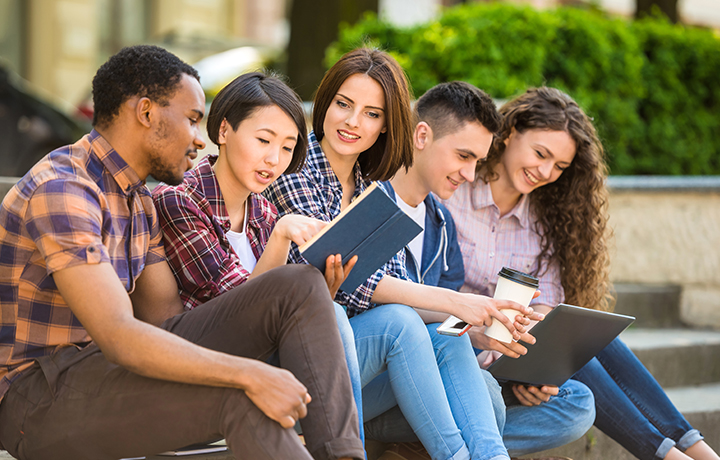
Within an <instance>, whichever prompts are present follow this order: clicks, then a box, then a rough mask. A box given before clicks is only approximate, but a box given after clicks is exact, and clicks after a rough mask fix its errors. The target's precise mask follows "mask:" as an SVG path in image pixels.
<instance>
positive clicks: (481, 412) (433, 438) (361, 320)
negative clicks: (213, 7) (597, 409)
mask: <svg viewBox="0 0 720 460" xmlns="http://www.w3.org/2000/svg"><path fill="white" fill-rule="evenodd" d="M313 126H314V128H315V129H314V131H312V132H311V133H310V135H309V138H308V141H309V142H308V144H309V145H308V157H307V161H306V164H305V166H304V167H303V169H302V170H301V171H300V172H299V173H294V174H287V175H283V176H281V177H280V178H279V179H278V180H277V181H276V182H274V183H273V184H272V185H270V186H269V187H268V188H267V189H266V191H265V196H266V197H267V198H268V199H270V201H271V202H273V203H274V204H275V205H276V206H277V208H278V212H279V213H280V215H284V214H288V213H295V214H303V215H306V216H310V217H314V218H316V219H320V220H324V221H327V222H329V221H330V220H332V219H333V218H334V217H336V216H337V215H338V214H340V212H341V211H342V210H343V209H344V208H346V207H347V206H348V205H349V204H350V202H351V201H352V199H353V198H354V197H356V196H358V195H359V194H360V193H362V192H363V191H364V190H365V189H366V188H367V187H368V186H369V185H370V184H371V182H372V181H375V180H379V181H384V180H388V179H390V178H391V177H392V176H393V175H394V174H395V172H396V171H397V170H399V169H400V168H401V167H409V166H410V165H411V164H412V155H413V148H412V133H413V128H414V126H413V123H412V112H411V109H410V92H409V89H408V85H407V80H406V78H405V75H404V73H403V71H402V69H401V68H400V66H399V65H398V63H397V62H396V61H395V60H394V59H393V58H392V57H390V56H389V55H388V54H387V53H385V52H382V51H379V50H374V49H368V48H360V49H356V50H354V51H351V52H349V53H347V54H346V55H344V56H343V57H342V58H341V59H340V60H339V61H338V62H337V63H336V64H335V65H334V66H333V67H332V68H331V69H330V70H328V72H327V73H326V74H325V77H324V78H323V80H322V82H321V83H320V86H319V88H318V90H317V93H316V95H315V100H314V110H313ZM290 259H291V260H292V261H293V262H296V263H305V261H304V259H303V258H302V256H301V255H300V253H299V251H298V249H297V246H296V245H293V248H292V250H291V253H290ZM335 300H336V301H337V302H339V303H340V304H342V305H343V306H345V307H346V308H347V310H348V316H349V317H350V326H351V327H352V329H353V332H354V334H355V344H356V347H357V354H358V361H359V364H360V375H361V381H362V384H363V387H364V388H363V412H364V417H365V420H370V419H372V418H374V417H376V416H378V415H380V414H382V413H383V412H385V411H387V410H388V409H390V408H392V407H394V406H395V405H396V404H397V405H399V406H400V409H401V410H402V411H403V414H404V415H405V417H406V419H407V420H408V422H409V423H410V425H411V426H412V428H413V430H414V431H415V433H416V434H417V436H418V438H419V439H420V440H421V441H422V443H423V445H424V446H425V448H426V449H427V450H428V452H429V453H430V455H431V456H432V458H433V459H470V458H472V459H476V460H499V459H508V458H509V457H508V454H507V450H506V449H505V447H504V445H503V442H502V437H501V435H500V433H499V432H498V429H497V425H496V424H495V418H494V415H493V409H492V403H491V401H490V396H489V394H488V392H487V388H486V387H484V386H481V385H478V384H477V382H483V378H482V376H481V375H480V369H479V367H478V365H477V361H476V360H475V356H474V354H473V352H472V348H471V346H470V343H469V340H468V338H467V337H459V338H458V337H444V336H439V335H438V334H436V333H434V330H433V331H431V332H429V331H428V328H427V327H426V325H425V324H424V322H423V320H422V319H421V318H420V316H419V315H418V314H417V312H416V311H415V310H414V309H413V308H411V307H410V306H408V305H411V306H412V307H417V308H423V309H429V310H436V311H442V312H445V313H449V314H454V315H456V316H458V317H460V318H462V319H464V320H465V321H467V322H469V323H471V324H477V325H480V324H484V323H485V322H486V321H487V322H488V323H489V322H490V321H491V316H490V315H491V311H492V310H493V309H494V308H495V305H493V304H492V302H487V301H486V300H487V299H486V298H484V297H481V296H473V298H470V296H467V295H464V294H460V293H457V292H455V291H450V290H447V289H442V288H437V287H430V286H424V285H420V284H416V283H413V282H411V281H409V280H408V275H407V271H406V268H405V253H404V251H401V252H400V253H398V254H397V255H396V256H395V257H393V258H392V259H391V260H390V261H389V262H388V263H387V264H385V265H384V266H383V267H381V268H380V269H379V270H378V271H377V272H376V273H375V274H374V275H373V276H371V277H370V278H369V279H368V280H367V281H366V282H365V283H364V284H362V285H361V286H360V287H358V288H357V289H356V290H355V291H354V292H343V291H342V290H341V291H338V293H337V295H336V297H335ZM511 308H512V307H511ZM515 308H520V306H516V307H515ZM523 313H524V314H529V313H530V312H529V311H525V310H523ZM508 326H509V328H512V330H514V327H513V325H512V324H510V323H509V322H508ZM433 329H434V328H433ZM514 333H515V334H516V335H518V332H517V331H514ZM518 336H519V335H518ZM436 354H437V358H436ZM385 372H387V374H385ZM381 374H382V375H381ZM376 378H377V379H376ZM448 395H451V397H450V398H448Z"/></svg>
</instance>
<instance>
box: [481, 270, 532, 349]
mask: <svg viewBox="0 0 720 460" xmlns="http://www.w3.org/2000/svg"><path fill="white" fill-rule="evenodd" d="M498 275H500V277H499V278H498V282H497V287H496V288H495V295H494V296H493V298H495V299H501V300H513V301H515V302H517V303H519V304H520V305H524V306H526V307H527V306H528V305H530V301H531V300H532V298H533V295H534V294H535V291H536V290H537V288H538V285H539V283H538V279H537V278H535V277H534V276H532V275H528V274H527V273H523V272H520V271H517V270H514V269H512V268H508V267H503V268H502V270H500V273H498ZM500 313H502V314H504V315H505V316H507V317H508V318H510V321H511V322H515V317H516V316H517V315H519V314H520V312H519V311H517V310H513V309H509V308H508V309H503V310H500ZM485 335H487V336H488V337H492V338H493V339H495V340H498V341H500V342H504V343H510V342H512V339H513V338H512V334H511V333H510V331H508V329H507V328H506V327H505V325H504V324H503V323H501V322H500V321H498V320H497V319H496V318H493V322H492V325H491V326H490V327H488V328H486V329H485Z"/></svg>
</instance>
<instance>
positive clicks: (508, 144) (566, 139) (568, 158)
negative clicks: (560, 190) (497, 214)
mask: <svg viewBox="0 0 720 460" xmlns="http://www.w3.org/2000/svg"><path fill="white" fill-rule="evenodd" d="M574 158H575V142H574V141H573V139H572V137H570V135H569V134H568V133H567V132H565V131H546V130H538V129H531V130H528V131H525V132H523V133H519V132H518V131H516V130H515V129H514V128H513V130H512V132H511V134H510V136H509V137H508V138H507V139H506V140H505V152H504V153H503V155H502V159H501V160H500V164H499V166H500V168H498V174H499V176H500V177H499V180H500V181H502V182H504V183H505V185H506V186H509V187H511V188H512V189H514V190H515V191H516V192H517V193H519V194H523V195H525V194H528V193H530V192H532V191H533V190H535V189H536V188H538V187H542V186H543V185H547V184H551V183H553V182H555V181H556V180H558V178H559V177H560V175H561V174H562V172H563V171H564V170H565V169H566V168H567V167H568V166H570V163H572V161H573V159H574Z"/></svg>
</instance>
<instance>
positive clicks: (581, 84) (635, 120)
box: [326, 3, 720, 175]
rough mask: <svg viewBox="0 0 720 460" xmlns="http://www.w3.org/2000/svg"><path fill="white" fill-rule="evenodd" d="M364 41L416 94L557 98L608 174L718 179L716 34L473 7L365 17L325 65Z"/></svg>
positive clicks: (584, 14) (562, 12)
mask: <svg viewBox="0 0 720 460" xmlns="http://www.w3.org/2000/svg"><path fill="white" fill-rule="evenodd" d="M363 43H371V44H374V45H376V46H380V47H382V48H383V49H386V50H388V51H389V52H390V53H392V54H393V56H395V57H396V58H397V59H398V61H399V62H400V64H401V65H402V66H403V67H404V68H405V70H406V71H407V74H408V77H409V78H410V81H411V83H412V86H413V90H414V92H415V94H416V95H420V94H422V93H423V92H425V91H426V90H427V89H429V88H431V87H432V86H434V85H436V84H438V83H440V82H443V81H450V80H465V81H468V82H470V83H473V84H475V85H476V86H478V87H480V88H482V89H484V90H485V91H487V92H488V93H489V94H491V95H492V96H493V97H496V98H499V99H506V98H511V97H513V96H515V95H517V94H519V93H521V92H522V91H524V89H525V88H527V87H529V86H539V85H549V86H555V87H558V88H560V89H562V90H564V91H566V92H567V93H568V94H570V95H571V96H573V97H574V98H575V99H576V100H577V101H578V103H579V104H580V105H581V106H582V107H583V108H584V109H585V110H586V111H587V113H588V114H589V115H590V116H592V117H594V119H595V123H596V126H597V127H598V129H599V131H600V134H601V136H602V138H603V142H604V144H605V147H606V149H607V151H608V156H609V162H610V168H611V173H612V174H618V175H627V174H688V175H697V174H720V83H719V82H720V39H719V38H718V37H717V36H715V35H713V33H712V32H711V31H708V30H703V29H695V28H689V27H683V26H678V25H672V24H670V23H668V22H667V21H665V20H662V19H657V18H650V19H644V20H641V21H634V22H630V21H627V20H624V19H619V18H612V17H609V16H607V15H604V14H603V13H600V12H597V11H588V10H581V9H576V8H557V9H552V10H544V11H538V10H535V9H533V8H531V7H524V6H515V5H508V4H502V3H476V4H470V5H463V6H460V7H455V8H450V9H447V10H445V11H444V12H443V14H442V15H441V16H440V17H439V18H438V19H437V20H435V21H432V22H429V23H426V24H422V25H420V26H416V27H412V28H397V27H394V26H391V25H389V24H387V23H384V22H381V21H379V20H377V19H376V18H375V17H374V16H367V17H366V18H365V19H363V20H362V21H361V22H359V23H358V24H356V25H355V26H347V25H344V26H342V27H341V30H340V39H339V40H338V42H336V43H334V44H333V45H332V46H331V47H330V48H329V49H328V52H327V56H326V65H328V66H330V65H332V63H334V62H335V61H336V60H337V59H338V58H339V57H340V56H341V55H342V53H344V52H346V51H348V50H350V49H352V48H355V47H357V46H359V45H361V44H363Z"/></svg>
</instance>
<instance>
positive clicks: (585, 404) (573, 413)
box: [558, 379, 595, 438]
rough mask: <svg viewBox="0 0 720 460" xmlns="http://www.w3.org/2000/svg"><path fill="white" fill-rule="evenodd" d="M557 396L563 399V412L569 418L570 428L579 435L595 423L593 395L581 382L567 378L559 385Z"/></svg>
mask: <svg viewBox="0 0 720 460" xmlns="http://www.w3.org/2000/svg"><path fill="white" fill-rule="evenodd" d="M558 398H561V399H562V400H563V401H564V409H563V410H564V412H566V413H567V414H568V415H569V416H570V417H569V418H570V419H571V423H569V425H570V428H569V429H571V430H573V431H574V432H575V434H576V437H578V438H579V437H580V436H582V435H583V434H585V432H586V431H587V430H589V429H590V427H591V426H593V423H595V397H594V396H593V393H592V391H591V390H590V388H588V387H587V386H586V385H585V384H583V383H582V382H578V381H577V380H572V379H571V380H568V381H567V382H565V383H564V384H563V385H562V386H561V387H560V394H558Z"/></svg>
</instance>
